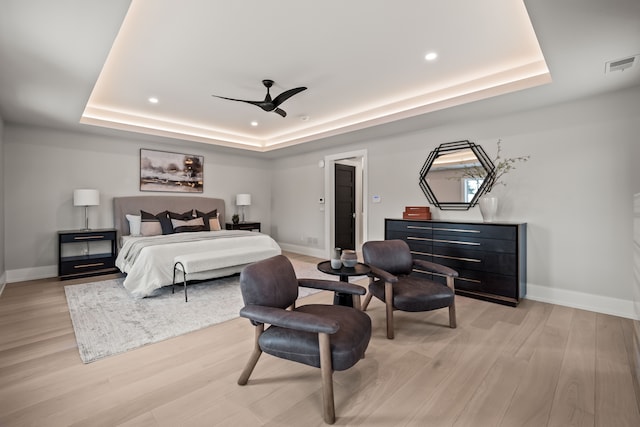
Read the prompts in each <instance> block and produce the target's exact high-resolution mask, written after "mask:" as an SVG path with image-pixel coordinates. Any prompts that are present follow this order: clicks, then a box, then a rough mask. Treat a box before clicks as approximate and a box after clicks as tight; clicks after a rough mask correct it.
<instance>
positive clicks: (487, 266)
mask: <svg viewBox="0 0 640 427" xmlns="http://www.w3.org/2000/svg"><path fill="white" fill-rule="evenodd" d="M431 254H432V258H433V262H436V263H438V264H442V265H446V266H448V267H451V268H453V269H454V270H458V269H464V270H473V271H485V272H487V273H500V274H502V275H505V276H515V275H516V274H517V273H518V268H517V267H518V258H517V256H516V254H515V253H500V252H486V251H474V250H468V249H465V248H456V247H439V248H437V251H432V252H431Z"/></svg>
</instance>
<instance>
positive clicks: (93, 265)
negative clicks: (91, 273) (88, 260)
mask: <svg viewBox="0 0 640 427" xmlns="http://www.w3.org/2000/svg"><path fill="white" fill-rule="evenodd" d="M101 265H104V262H94V263H93V264H79V265H74V266H73V268H89V267H100V266H101Z"/></svg>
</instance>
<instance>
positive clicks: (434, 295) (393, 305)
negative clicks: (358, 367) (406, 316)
mask: <svg viewBox="0 0 640 427" xmlns="http://www.w3.org/2000/svg"><path fill="white" fill-rule="evenodd" d="M362 255H363V257H364V262H365V263H367V264H368V265H369V267H371V273H370V274H369V293H367V296H366V297H365V299H364V303H363V304H362V310H363V311H365V310H366V309H367V306H368V305H369V302H371V297H372V296H375V297H376V298H378V299H379V300H380V301H382V302H384V303H385V306H386V314H387V338H389V339H393V337H394V332H393V311H394V310H401V311H411V312H419V311H430V310H437V309H439V308H445V307H448V308H449V326H450V327H451V328H455V327H456V306H455V287H454V278H455V277H458V272H457V271H455V270H453V269H451V268H449V267H446V266H444V265H440V264H436V263H433V262H429V261H424V260H420V259H414V258H413V257H412V255H411V251H410V250H409V245H407V243H406V242H405V241H404V240H381V241H370V242H366V243H365V244H364V245H363V246H362ZM414 268H415V269H418V270H421V271H425V272H433V273H436V274H439V275H443V276H445V277H446V281H447V284H446V286H445V285H443V284H441V283H438V282H435V281H433V280H429V279H427V278H423V277H420V276H418V275H417V274H412V271H413V269H414Z"/></svg>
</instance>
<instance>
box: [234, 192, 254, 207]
mask: <svg viewBox="0 0 640 427" xmlns="http://www.w3.org/2000/svg"><path fill="white" fill-rule="evenodd" d="M249 205H251V194H238V195H237V196H236V206H249Z"/></svg>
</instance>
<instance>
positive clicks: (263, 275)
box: [238, 255, 371, 424]
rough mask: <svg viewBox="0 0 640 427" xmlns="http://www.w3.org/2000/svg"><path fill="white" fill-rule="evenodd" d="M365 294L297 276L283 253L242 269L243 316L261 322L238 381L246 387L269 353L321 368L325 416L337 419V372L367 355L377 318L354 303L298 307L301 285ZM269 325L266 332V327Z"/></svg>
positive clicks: (328, 419) (358, 289)
mask: <svg viewBox="0 0 640 427" xmlns="http://www.w3.org/2000/svg"><path fill="white" fill-rule="evenodd" d="M299 286H303V287H308V288H315V289H324V290H329V291H334V292H335V291H339V292H343V293H344V292H347V293H351V294H354V295H364V294H365V293H366V290H365V289H364V288H363V287H361V286H358V285H354V284H349V283H344V282H338V281H330V280H319V279H297V278H296V274H295V271H294V269H293V266H292V265H291V262H290V261H289V260H288V259H287V258H286V257H285V256H283V255H278V256H275V257H272V258H268V259H266V260H263V261H259V262H256V263H254V264H251V265H248V266H247V267H245V268H244V269H243V270H242V273H240V289H241V291H242V298H243V300H244V303H245V306H244V308H242V309H241V310H240V316H242V317H246V318H248V319H249V320H251V323H252V324H253V325H254V326H255V345H254V350H253V353H252V354H251V357H250V358H249V361H248V362H247V365H246V366H245V368H244V370H243V371H242V374H241V375H240V378H239V379H238V384H240V385H245V384H247V381H248V380H249V377H250V376H251V373H252V372H253V369H254V368H255V366H256V364H257V363H258V359H259V358H260V355H261V354H262V352H263V351H264V352H265V353H267V354H271V355H272V356H276V357H279V358H282V359H286V360H291V361H294V362H299V363H303V364H305V365H309V366H314V367H316V368H320V371H321V376H322V400H323V418H324V421H325V422H326V423H328V424H333V423H334V421H335V408H334V399H333V371H342V370H345V369H349V368H350V367H352V366H353V365H355V364H356V363H357V362H358V361H359V360H360V359H362V358H363V357H364V353H365V350H366V349H367V346H368V345H369V340H370V338H371V319H370V318H369V316H368V315H367V314H366V313H364V312H362V311H360V310H357V309H355V308H353V307H345V306H340V305H324V304H309V305H302V306H300V307H296V305H295V302H296V299H297V298H298V287H299ZM265 324H268V325H269V327H268V328H267V329H266V330H265V327H264V325H265Z"/></svg>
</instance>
